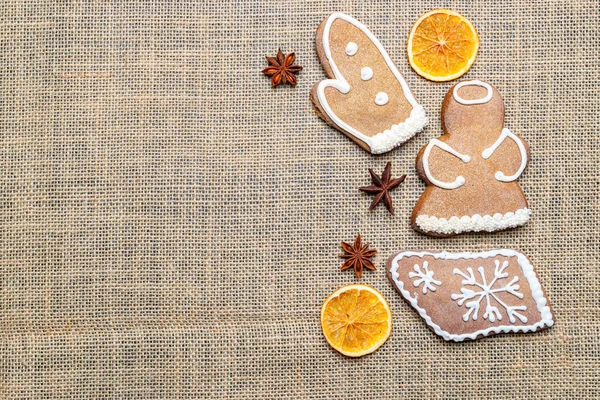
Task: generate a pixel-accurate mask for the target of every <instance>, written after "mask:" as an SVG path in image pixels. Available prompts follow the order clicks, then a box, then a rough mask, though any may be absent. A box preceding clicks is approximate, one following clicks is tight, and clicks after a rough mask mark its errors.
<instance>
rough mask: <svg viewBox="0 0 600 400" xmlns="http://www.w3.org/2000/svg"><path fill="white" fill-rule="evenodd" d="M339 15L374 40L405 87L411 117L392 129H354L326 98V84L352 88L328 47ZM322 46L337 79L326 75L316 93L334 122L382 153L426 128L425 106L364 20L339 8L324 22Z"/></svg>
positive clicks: (342, 90) (372, 151)
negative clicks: (368, 132)
mask: <svg viewBox="0 0 600 400" xmlns="http://www.w3.org/2000/svg"><path fill="white" fill-rule="evenodd" d="M336 19H342V20H344V21H346V22H348V23H350V24H352V25H354V26H356V27H357V28H358V29H360V30H361V31H362V32H363V33H364V34H365V35H366V36H367V37H368V38H369V39H370V40H371V41H372V42H373V44H375V46H376V47H377V49H378V50H379V52H380V53H381V55H382V56H383V58H384V60H385V62H386V64H387V65H388V67H389V68H390V70H391V71H392V73H393V74H394V76H395V77H396V79H397V80H398V82H399V83H400V86H401V87H402V91H403V93H404V97H406V100H407V101H408V102H409V104H410V105H411V106H412V107H413V109H412V111H411V113H410V117H408V118H407V119H406V120H405V121H401V122H399V123H398V124H395V125H392V126H391V127H390V128H389V129H386V130H385V131H383V132H379V133H377V134H376V135H375V136H372V137H369V136H367V135H365V134H364V133H362V132H359V131H358V130H356V129H354V128H353V127H351V126H350V125H348V124H346V123H345V122H344V121H342V120H341V119H340V118H339V117H338V116H337V115H336V114H335V113H334V112H333V110H332V109H331V107H330V106H329V103H328V102H327V99H326V98H325V88H327V87H333V88H335V89H337V90H339V91H340V92H341V93H343V94H346V93H348V92H349V91H350V84H349V83H348V82H347V81H346V79H345V78H344V77H343V76H342V74H341V73H340V71H339V69H338V67H337V65H336V63H335V61H334V60H333V58H332V56H331V49H330V47H329V31H330V29H331V25H332V24H333V22H334V21H335V20H336ZM323 49H324V51H325V56H326V57H327V61H328V62H329V65H330V67H331V69H332V71H333V75H334V77H335V79H326V80H324V81H321V82H320V83H319V85H318V86H317V97H318V99H319V104H320V105H321V108H322V109H323V111H325V113H326V114H327V116H328V117H329V118H330V119H331V120H332V121H333V122H334V123H335V125H337V126H339V127H340V128H341V129H343V130H344V131H346V132H348V133H350V134H351V135H353V136H355V137H356V138H357V139H360V140H361V141H363V142H365V143H366V144H367V145H368V146H369V148H370V149H371V153H373V154H381V153H385V152H386V151H389V150H391V149H393V148H394V147H396V146H398V145H400V144H401V143H404V142H405V141H407V140H408V139H410V138H411V137H413V136H414V135H415V134H416V133H417V132H419V131H420V130H422V129H423V127H425V125H427V117H426V116H425V110H424V109H423V107H421V105H419V103H417V101H416V100H415V98H414V96H413V95H412V93H411V91H410V89H409V87H408V85H407V84H406V81H405V80H404V78H403V77H402V75H401V74H400V72H399V71H398V69H397V68H396V66H395V65H394V63H393V62H392V60H391V59H390V56H389V55H388V54H387V52H386V51H385V49H384V48H383V46H382V45H381V43H380V42H379V40H377V38H376V37H375V36H374V35H373V33H371V31H369V30H368V29H367V27H365V26H364V25H363V24H361V23H360V22H358V21H357V20H355V19H354V18H352V17H350V16H348V15H345V14H342V13H339V12H336V13H333V14H331V15H330V16H329V18H328V19H327V22H326V23H325V29H324V30H323Z"/></svg>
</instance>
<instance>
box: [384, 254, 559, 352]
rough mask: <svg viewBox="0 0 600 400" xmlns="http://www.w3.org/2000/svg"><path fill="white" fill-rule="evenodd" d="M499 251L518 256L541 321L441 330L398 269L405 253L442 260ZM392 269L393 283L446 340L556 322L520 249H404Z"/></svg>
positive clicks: (549, 324)
mask: <svg viewBox="0 0 600 400" xmlns="http://www.w3.org/2000/svg"><path fill="white" fill-rule="evenodd" d="M498 255H500V256H505V257H517V262H518V264H519V266H520V267H521V270H522V271H523V275H524V276H525V278H526V279H527V282H528V283H529V287H530V289H531V294H532V297H533V300H534V301H535V304H536V305H537V309H538V311H539V312H540V316H541V319H540V321H539V322H537V323H535V324H533V325H524V326H523V325H521V326H514V325H501V326H494V327H490V328H487V329H481V330H478V331H476V332H473V333H465V334H462V335H456V334H452V333H449V332H447V331H444V330H442V329H441V328H440V326H439V325H437V324H435V323H434V322H433V321H432V320H431V317H430V316H429V315H428V314H427V311H426V310H425V309H424V308H421V307H419V305H418V303H417V297H413V296H411V293H410V292H409V291H408V290H406V289H404V283H403V282H402V281H401V280H400V279H399V278H400V274H399V273H398V268H399V267H400V265H399V263H398V262H399V261H400V260H401V259H402V258H404V257H413V256H416V257H420V258H423V257H424V256H432V257H434V258H435V259H443V260H459V259H467V260H472V259H480V258H490V257H496V256H498ZM390 273H391V275H392V279H393V281H394V283H395V284H396V287H397V288H398V290H399V291H400V293H402V296H404V298H405V299H406V300H408V301H409V302H410V304H411V306H413V307H414V308H415V309H416V310H417V311H418V312H419V315H420V316H421V317H422V318H423V319H424V320H425V322H426V323H427V325H429V326H430V327H431V328H432V329H433V330H434V331H435V333H436V334H437V335H439V336H441V337H443V338H444V339H445V340H447V341H450V340H453V341H455V342H462V341H463V340H465V339H477V337H478V336H479V335H483V336H489V335H490V334H492V333H513V332H514V333H516V332H534V331H537V330H538V329H541V328H543V327H545V326H547V327H551V326H552V325H554V318H553V315H552V311H551V310H550V307H549V306H548V299H546V298H545V297H544V292H543V291H542V286H541V284H540V282H539V280H538V278H537V275H536V274H535V271H534V270H533V266H532V265H531V263H530V262H529V260H528V259H527V257H525V255H524V254H523V253H520V252H518V251H515V250H509V249H500V250H492V251H486V252H483V253H449V252H445V251H444V252H441V253H431V252H427V251H423V252H414V251H405V252H403V253H400V254H398V255H396V257H394V259H393V260H392V262H391V267H390Z"/></svg>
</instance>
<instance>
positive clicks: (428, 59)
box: [407, 8, 479, 82]
mask: <svg viewBox="0 0 600 400" xmlns="http://www.w3.org/2000/svg"><path fill="white" fill-rule="evenodd" d="M478 49H479V36H478V35H477V31H476V30H475V27H474V26H473V24H472V23H471V22H470V21H469V20H468V19H466V18H465V17H463V16H462V15H460V14H459V13H457V12H454V11H451V10H446V9H443V8H438V9H435V10H432V11H429V12H428V13H426V14H424V15H422V16H421V18H419V19H418V20H417V22H415V24H414V25H413V27H412V29H411V31H410V35H409V37H408V48H407V51H408V61H409V62H410V65H411V66H412V67H413V69H414V70H415V72H416V73H417V74H419V75H421V76H422V77H423V78H426V79H429V80H432V81H438V82H445V81H451V80H453V79H456V78H459V77H461V76H462V75H464V74H465V73H466V72H467V71H468V70H469V68H471V65H473V62H474V61H475V57H477V50H478Z"/></svg>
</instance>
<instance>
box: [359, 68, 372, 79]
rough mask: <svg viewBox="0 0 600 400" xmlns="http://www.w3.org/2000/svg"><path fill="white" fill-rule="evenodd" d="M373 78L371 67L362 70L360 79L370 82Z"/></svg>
mask: <svg viewBox="0 0 600 400" xmlns="http://www.w3.org/2000/svg"><path fill="white" fill-rule="evenodd" d="M372 77H373V69H372V68H370V67H364V68H363V69H361V70H360V79H362V80H363V81H368V80H369V79H371V78H372Z"/></svg>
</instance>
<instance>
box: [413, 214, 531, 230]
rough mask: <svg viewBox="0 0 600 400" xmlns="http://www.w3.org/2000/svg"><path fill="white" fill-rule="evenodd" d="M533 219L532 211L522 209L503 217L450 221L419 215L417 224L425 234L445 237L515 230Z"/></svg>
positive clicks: (466, 217) (476, 216)
mask: <svg viewBox="0 0 600 400" xmlns="http://www.w3.org/2000/svg"><path fill="white" fill-rule="evenodd" d="M530 217H531V210H530V209H528V208H521V209H519V210H517V211H516V212H514V213H513V212H507V213H506V214H504V215H502V214H500V213H496V214H494V215H493V216H491V215H484V216H483V217H482V216H481V215H479V214H475V215H473V216H468V215H465V216H462V217H458V216H454V217H451V218H449V219H446V218H437V217H434V216H429V215H419V216H418V217H417V218H416V220H415V224H416V225H417V226H418V227H419V228H420V229H421V230H423V231H425V232H435V233H441V234H444V235H450V234H457V233H463V232H480V231H486V232H493V231H499V230H502V229H506V228H515V227H517V226H519V225H523V224H525V223H526V222H527V221H529V218H530Z"/></svg>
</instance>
